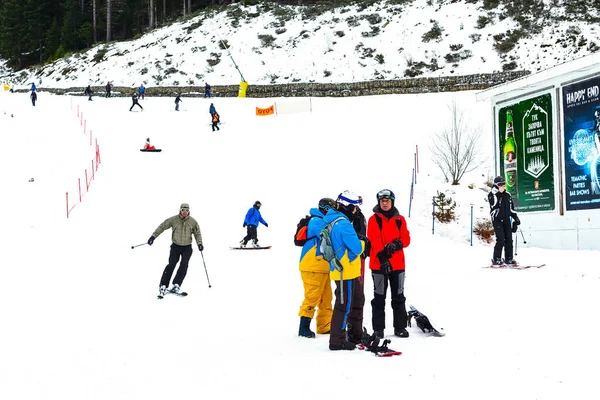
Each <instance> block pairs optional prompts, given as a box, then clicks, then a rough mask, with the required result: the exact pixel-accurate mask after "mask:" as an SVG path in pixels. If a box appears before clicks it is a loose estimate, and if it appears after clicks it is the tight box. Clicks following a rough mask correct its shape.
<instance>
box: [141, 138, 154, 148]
mask: <svg viewBox="0 0 600 400" xmlns="http://www.w3.org/2000/svg"><path fill="white" fill-rule="evenodd" d="M155 149H156V147H154V146H152V145H151V144H150V138H147V139H146V143H145V144H144V150H155Z"/></svg>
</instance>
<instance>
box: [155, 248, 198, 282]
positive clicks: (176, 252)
mask: <svg viewBox="0 0 600 400" xmlns="http://www.w3.org/2000/svg"><path fill="white" fill-rule="evenodd" d="M179 257H181V263H180V264H179V269H178V270H177V274H176V275H175V279H173V284H178V285H179V286H181V284H182V283H183V279H184V278H185V275H186V274H187V269H188V264H189V262H190V257H192V245H191V244H190V245H187V246H179V245H176V244H175V243H173V244H172V245H171V253H170V254H169V264H167V266H166V267H165V270H164V271H163V274H162V278H160V286H163V285H164V286H169V282H170V281H171V276H172V275H173V271H174V270H175V265H177V261H179Z"/></svg>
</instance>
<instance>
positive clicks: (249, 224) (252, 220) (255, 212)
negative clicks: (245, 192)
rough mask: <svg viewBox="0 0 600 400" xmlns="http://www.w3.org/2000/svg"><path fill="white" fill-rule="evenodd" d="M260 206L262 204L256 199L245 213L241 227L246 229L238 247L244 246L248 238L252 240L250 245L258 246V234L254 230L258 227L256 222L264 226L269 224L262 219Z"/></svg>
mask: <svg viewBox="0 0 600 400" xmlns="http://www.w3.org/2000/svg"><path fill="white" fill-rule="evenodd" d="M261 206H262V204H261V202H260V201H258V200H256V201H255V202H254V205H253V206H252V207H250V209H249V210H248V212H247V213H246V217H245V218H244V225H243V227H244V228H246V229H247V234H246V236H245V237H244V238H243V239H242V240H241V241H240V248H241V247H246V244H248V241H249V240H252V245H253V246H254V247H259V246H258V235H257V232H256V230H257V228H258V224H259V223H261V224H263V225H264V226H266V227H267V228H268V227H269V224H267V222H266V221H265V220H264V219H263V217H262V215H260V207H261Z"/></svg>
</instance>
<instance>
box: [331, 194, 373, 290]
mask: <svg viewBox="0 0 600 400" xmlns="http://www.w3.org/2000/svg"><path fill="white" fill-rule="evenodd" d="M336 201H337V202H338V203H340V204H341V205H342V208H341V211H342V212H343V213H344V215H346V217H348V219H349V220H350V222H351V223H352V226H353V227H354V230H355V231H356V234H357V235H358V238H359V239H361V240H365V241H366V243H367V249H366V250H365V251H364V252H363V253H362V254H361V255H360V279H361V285H362V287H363V290H364V289H365V258H367V257H368V256H369V251H368V250H369V249H370V247H369V242H368V239H367V220H366V218H365V216H364V214H363V213H362V211H361V209H360V207H359V206H361V205H362V203H363V201H362V197H361V196H359V195H357V194H355V193H353V192H351V191H349V190H344V191H343V192H342V193H340V194H339V195H338V197H337V200H336Z"/></svg>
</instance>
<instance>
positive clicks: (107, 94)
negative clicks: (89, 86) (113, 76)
mask: <svg viewBox="0 0 600 400" xmlns="http://www.w3.org/2000/svg"><path fill="white" fill-rule="evenodd" d="M104 90H105V91H106V94H105V97H110V96H111V93H110V92H111V90H112V86H111V84H110V82H107V83H106V86H104Z"/></svg>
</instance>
